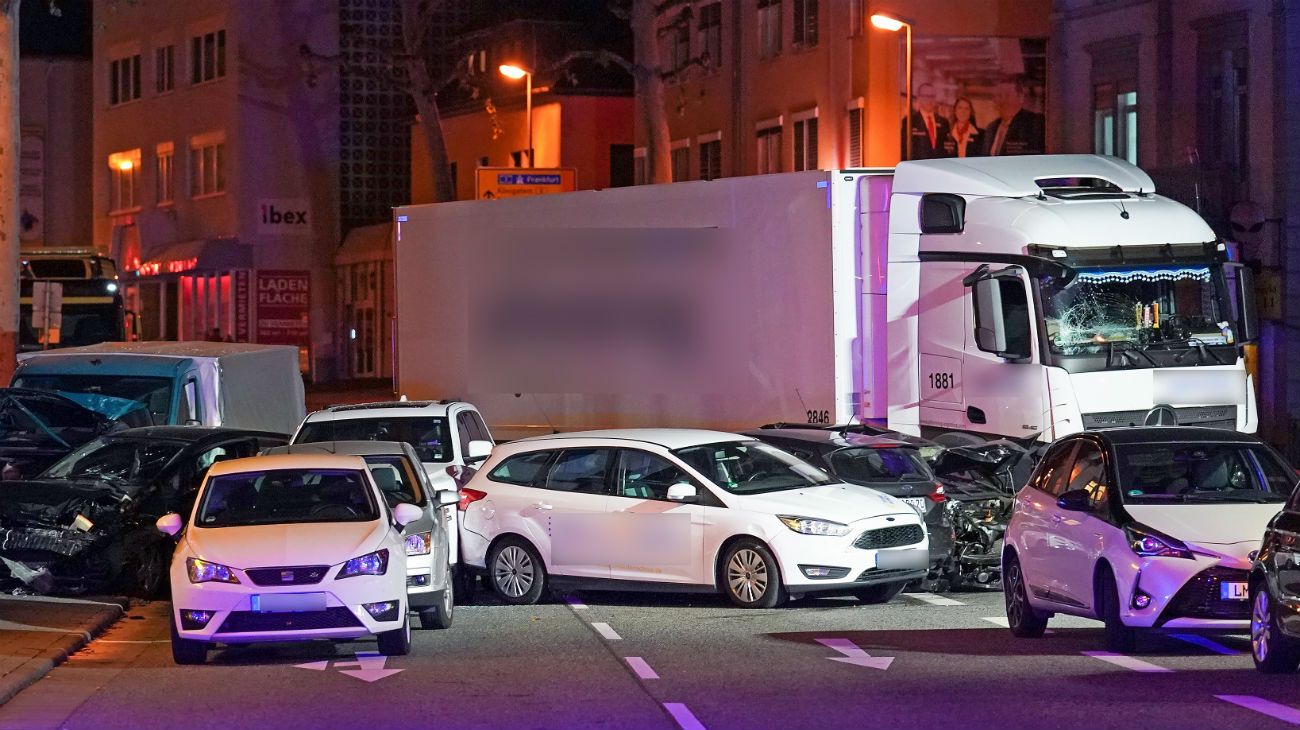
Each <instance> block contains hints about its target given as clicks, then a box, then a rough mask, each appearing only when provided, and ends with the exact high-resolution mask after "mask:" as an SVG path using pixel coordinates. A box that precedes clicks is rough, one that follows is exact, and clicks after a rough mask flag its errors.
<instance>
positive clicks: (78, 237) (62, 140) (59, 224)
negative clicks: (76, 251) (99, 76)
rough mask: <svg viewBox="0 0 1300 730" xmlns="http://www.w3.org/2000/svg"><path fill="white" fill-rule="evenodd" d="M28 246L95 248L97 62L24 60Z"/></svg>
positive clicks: (23, 193) (23, 196)
mask: <svg viewBox="0 0 1300 730" xmlns="http://www.w3.org/2000/svg"><path fill="white" fill-rule="evenodd" d="M19 75H20V79H19V89H20V99H19V116H20V123H21V126H22V151H21V162H20V165H19V168H20V170H19V172H20V183H19V199H20V206H21V212H20V215H21V219H20V221H19V223H20V226H21V227H20V230H19V240H20V241H21V243H22V246H23V248H25V249H26V248H41V247H45V248H90V247H91V246H92V245H93V243H94V239H93V238H92V236H91V230H90V229H91V225H90V222H91V217H90V210H91V142H90V137H89V136H87V135H86V134H85V120H86V119H89V118H90V116H91V102H90V95H91V79H92V75H91V63H90V59H88V58H79V57H65V56H33V55H26V54H24V55H23V57H22V59H21V61H20V62H19Z"/></svg>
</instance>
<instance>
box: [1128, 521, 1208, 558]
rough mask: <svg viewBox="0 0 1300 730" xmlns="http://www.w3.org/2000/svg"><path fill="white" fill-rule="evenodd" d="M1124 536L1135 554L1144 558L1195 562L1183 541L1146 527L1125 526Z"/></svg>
mask: <svg viewBox="0 0 1300 730" xmlns="http://www.w3.org/2000/svg"><path fill="white" fill-rule="evenodd" d="M1124 535H1125V536H1127V537H1128V545H1129V547H1130V548H1132V550H1133V552H1134V553H1136V554H1137V555H1140V556H1142V557H1144V558H1150V557H1161V558H1185V559H1187V560H1194V559H1195V558H1193V557H1192V551H1191V550H1188V549H1187V545H1185V544H1184V543H1183V542H1182V541H1181V540H1176V539H1174V538H1172V537H1170V536H1168V535H1163V534H1161V533H1159V532H1156V531H1155V530H1153V529H1151V528H1150V527H1146V526H1144V525H1137V524H1130V525H1125V526H1124Z"/></svg>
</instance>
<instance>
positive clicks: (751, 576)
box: [718, 539, 787, 608]
mask: <svg viewBox="0 0 1300 730" xmlns="http://www.w3.org/2000/svg"><path fill="white" fill-rule="evenodd" d="M720 573H721V575H719V576H718V577H719V578H720V581H719V583H721V585H722V593H723V595H725V596H726V597H727V599H728V600H730V601H731V602H732V603H734V604H736V605H737V606H740V607H741V608H775V607H777V606H779V605H781V604H782V603H785V600H786V597H787V596H786V592H785V586H783V585H781V569H780V568H779V567H777V564H776V558H775V557H773V556H772V552H771V551H770V550H768V549H767V547H766V546H765V545H763V543H761V542H759V541H757V540H750V539H745V540H738V541H736V542H735V543H733V544H732V545H731V547H730V548H728V549H727V552H726V554H725V555H723V557H722V569H721V571H720Z"/></svg>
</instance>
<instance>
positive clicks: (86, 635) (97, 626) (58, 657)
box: [0, 603, 126, 705]
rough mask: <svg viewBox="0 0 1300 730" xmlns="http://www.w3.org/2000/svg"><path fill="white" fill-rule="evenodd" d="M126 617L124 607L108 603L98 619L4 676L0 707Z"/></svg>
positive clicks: (101, 609)
mask: <svg viewBox="0 0 1300 730" xmlns="http://www.w3.org/2000/svg"><path fill="white" fill-rule="evenodd" d="M125 615H126V608H125V607H124V606H122V605H120V604H117V603H106V604H104V605H103V606H102V607H101V608H100V609H99V611H97V612H96V613H95V615H94V616H92V617H91V618H89V619H87V620H86V621H83V622H82V623H81V624H80V625H79V626H77V627H75V628H72V629H69V630H68V632H67V633H65V634H64V635H63V636H62V637H61V638H60V639H59V641H58V642H56V643H55V644H54V645H52V646H50V647H49V648H47V649H46V650H45V651H42V652H41V653H40V654H38V655H36V656H34V657H32V658H31V659H28V660H27V661H25V662H23V663H22V664H20V665H18V667H17V668H15V669H14V670H13V671H12V672H9V673H8V674H6V675H5V676H4V677H0V705H3V704H5V703H6V702H8V701H9V700H11V699H13V698H14V696H15V695H17V694H18V693H19V692H22V691H23V690H24V689H27V688H28V687H30V686H31V685H32V684H34V683H35V682H37V681H38V680H40V679H41V678H42V677H44V676H45V675H47V674H49V673H50V670H52V669H54V668H55V667H57V666H58V665H60V664H62V663H63V662H64V661H66V660H67V658H68V657H70V656H72V655H73V654H75V653H77V652H78V651H80V650H81V649H83V648H85V646H86V645H87V644H89V643H90V642H91V640H93V639H94V638H95V637H96V636H98V635H99V634H101V633H103V631H104V629H106V628H108V627H109V626H111V625H112V624H114V623H116V622H117V620H118V619H120V618H122V617H123V616H125Z"/></svg>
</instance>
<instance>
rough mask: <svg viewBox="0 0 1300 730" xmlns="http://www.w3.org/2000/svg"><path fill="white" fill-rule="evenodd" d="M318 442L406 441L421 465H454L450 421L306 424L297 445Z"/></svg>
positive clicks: (413, 419)
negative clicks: (412, 448)
mask: <svg viewBox="0 0 1300 730" xmlns="http://www.w3.org/2000/svg"><path fill="white" fill-rule="evenodd" d="M318 441H405V442H406V443H408V444H410V445H411V446H413V447H414V448H415V453H416V454H418V455H419V457H420V461H422V462H447V461H451V436H450V434H449V433H448V432H447V419H445V418H438V417H428V416H398V417H389V416H385V417H381V418H347V419H340V420H334V421H310V422H308V423H305V424H303V426H302V429H301V430H300V431H299V432H298V436H297V437H296V438H295V439H294V440H293V442H294V443H295V444H308V443H315V442H318Z"/></svg>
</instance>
